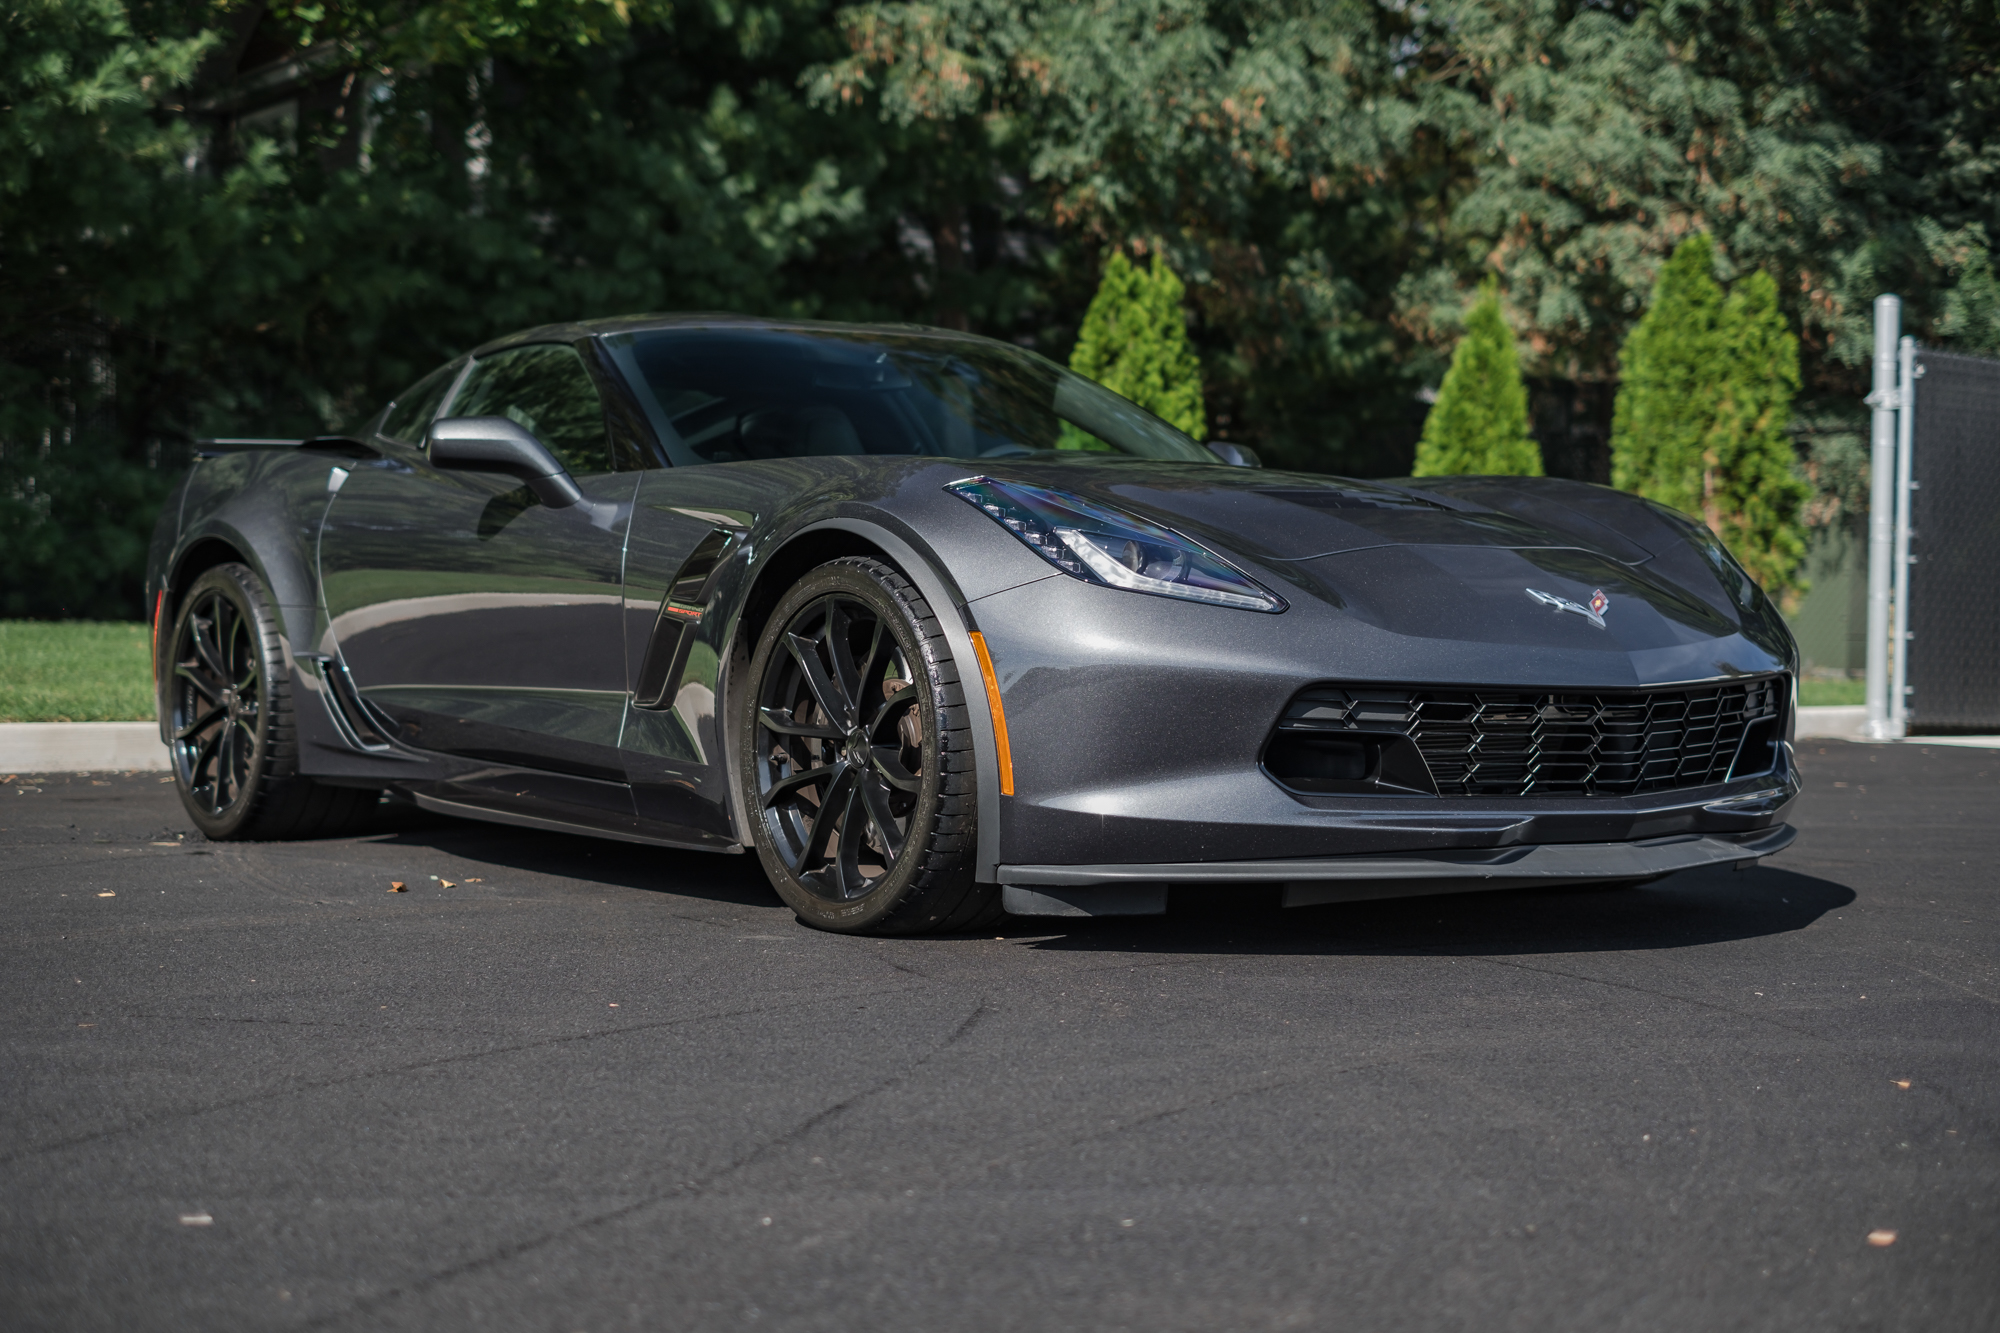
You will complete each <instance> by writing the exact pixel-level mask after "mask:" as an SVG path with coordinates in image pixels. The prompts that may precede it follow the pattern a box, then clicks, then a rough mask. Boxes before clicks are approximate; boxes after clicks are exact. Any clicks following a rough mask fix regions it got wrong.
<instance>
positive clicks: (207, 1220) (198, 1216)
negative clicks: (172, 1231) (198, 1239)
mask: <svg viewBox="0 0 2000 1333" xmlns="http://www.w3.org/2000/svg"><path fill="white" fill-rule="evenodd" d="M214 1221H215V1219H214V1218H212V1217H210V1216H209V1215H208V1214H207V1213H182V1214H181V1225H182V1226H184V1227H205V1226H210V1225H212V1224H213V1223H214Z"/></svg>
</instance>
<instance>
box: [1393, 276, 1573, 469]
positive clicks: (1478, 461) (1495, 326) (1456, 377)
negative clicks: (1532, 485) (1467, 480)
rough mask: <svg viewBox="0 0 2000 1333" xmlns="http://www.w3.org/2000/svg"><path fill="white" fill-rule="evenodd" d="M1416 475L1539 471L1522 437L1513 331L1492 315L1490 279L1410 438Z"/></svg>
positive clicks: (1535, 450)
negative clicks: (1414, 439) (1418, 436)
mask: <svg viewBox="0 0 2000 1333" xmlns="http://www.w3.org/2000/svg"><path fill="white" fill-rule="evenodd" d="M1414 472H1415V475H1417V476H1419V477H1445V476H1454V475H1459V474H1464V473H1470V474H1474V475H1478V476H1488V477H1539V476H1541V475H1542V448H1541V446H1540V445H1538V444H1536V443H1535V442H1534V440H1532V439H1530V438H1529V436H1528V386H1527V385H1525V384H1523V383H1522V382H1521V358H1520V354H1519V353H1518V352H1516V351H1515V349H1514V333H1513V330H1511V329H1509V328H1508V327H1507V320H1506V317H1505V316H1503V315H1502V314H1501V313H1500V292H1499V289H1498V288H1497V287H1496V286H1495V285H1494V284H1493V283H1491V282H1488V283H1487V284H1486V285H1485V286H1483V287H1482V288H1480V291H1479V298H1478V299H1477V300H1476V301H1474V302H1473V304H1472V309H1471V310H1469V311H1467V312H1466V317H1465V336H1464V337H1463V338H1461V339H1459V342H1458V348H1457V350H1456V351H1454V352H1453V353H1452V354H1451V369H1450V370H1448V371H1446V372H1445V377H1444V384H1443V386H1442V387H1440V388H1439V389H1438V396H1437V402H1435V403H1434V404H1432V405H1431V410H1430V415H1429V416H1427V417H1425V418H1424V434H1423V438H1422V440H1420V441H1419V442H1418V444H1417V465H1416V468H1415V469H1414Z"/></svg>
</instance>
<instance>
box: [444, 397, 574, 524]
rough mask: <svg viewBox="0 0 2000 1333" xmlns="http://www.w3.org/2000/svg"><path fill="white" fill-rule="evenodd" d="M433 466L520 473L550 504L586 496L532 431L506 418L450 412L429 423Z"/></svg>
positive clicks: (557, 505)
mask: <svg viewBox="0 0 2000 1333" xmlns="http://www.w3.org/2000/svg"><path fill="white" fill-rule="evenodd" d="M429 447H430V455H431V466H433V467H440V468H448V469H451V470H454V471H459V472H499V473H504V474H505V475H507V476H509V477H519V478H520V479H521V481H522V482H524V483H525V484H526V485H527V487H528V489H529V490H531V491H533V492H534V493H535V497H536V498H537V499H539V500H540V501H541V502H542V503H543V504H545V505H547V506H548V507H549V508H551V509H567V508H569V507H570V506H571V505H573V504H576V503H578V502H579V501H581V500H582V499H583V492H582V491H580V490H578V489H577V487H576V483H575V482H574V481H571V480H570V476H569V473H568V471H566V470H565V469H564V468H563V465H562V464H561V463H558V462H557V461H556V456H555V455H554V454H552V453H550V452H549V451H548V447H547V446H546V445H544V444H543V443H542V442H541V441H540V440H538V439H536V438H535V434H534V432H533V431H531V430H528V429H527V428H525V427H523V426H521V425H520V424H518V423H517V422H513V421H510V420H508V419H507V418H506V417H447V418H445V419H444V420H443V421H439V422H435V423H433V424H432V426H431V431H430V439H429Z"/></svg>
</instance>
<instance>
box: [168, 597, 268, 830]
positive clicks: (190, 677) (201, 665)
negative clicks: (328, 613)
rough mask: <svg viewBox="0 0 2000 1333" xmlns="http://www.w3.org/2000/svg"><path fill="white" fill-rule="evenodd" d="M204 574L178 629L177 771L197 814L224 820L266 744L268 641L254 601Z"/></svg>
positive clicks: (251, 780)
mask: <svg viewBox="0 0 2000 1333" xmlns="http://www.w3.org/2000/svg"><path fill="white" fill-rule="evenodd" d="M232 591H234V589H232V588H230V587H229V586H228V585H227V584H225V583H223V582H222V581H220V580H208V581H204V583H203V585H202V586H201V587H200V588H198V589H197V590H196V593H195V595H194V596H193V597H191V598H189V599H188V602H187V605H186V607H185V609H184V610H183V611H182V613H181V618H180V626H179V628H178V629H177V630H176V631H175V633H174V654H173V667H172V669H173V675H172V678H171V680H170V682H169V684H170V688H171V690H172V696H171V697H172V700H173V703H172V716H171V718H170V719H169V720H170V721H171V723H172V725H173V742H172V745H173V761H174V776H175V777H176V778H178V779H179V781H180V787H181V790H182V791H183V792H185V793H186V794H187V797H188V803H189V805H190V806H191V807H194V808H196V810H197V812H198V813H200V814H205V815H207V816H208V818H209V819H211V820H214V821H217V822H222V821H225V820H227V817H228V815H229V814H230V812H231V811H232V809H233V808H235V807H236V806H238V805H240V804H241V803H242V802H243V800H244V797H245V794H246V793H247V792H249V791H250V789H251V788H252V786H253V785H254V783H255V779H256V775H257V774H258V772H259V771H260V769H261V767H262V764H261V760H262V759H263V751H264V748H265V738H266V721H265V719H266V716H267V710H266V708H265V702H264V701H265V693H266V674H265V669H264V656H265V655H264V651H263V648H264V645H263V642H262V636H261V635H260V634H259V633H258V632H257V631H258V626H257V624H256V622H255V619H254V617H253V616H252V615H251V614H249V613H248V611H249V609H248V608H247V607H244V606H242V605H240V604H239V599H238V598H232V597H231V596H230V593H231V592H232Z"/></svg>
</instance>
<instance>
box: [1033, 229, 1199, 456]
mask: <svg viewBox="0 0 2000 1333" xmlns="http://www.w3.org/2000/svg"><path fill="white" fill-rule="evenodd" d="M1186 291H1187V289H1186V288H1185V287H1183V286H1182V284H1181V280H1180V277H1179V275H1178V274H1176V273H1175V272H1174V271H1173V270H1172V269H1171V268H1169V267H1167V263H1166V260H1165V259H1163V258H1162V257H1161V256H1160V255H1159V253H1158V252H1155V253H1154V255H1153V271H1152V272H1151V273H1148V272H1146V270H1144V269H1142V268H1139V267H1138V266H1137V265H1135V264H1133V263H1132V261H1131V260H1129V259H1127V258H1126V257H1125V256H1124V255H1123V254H1118V253H1114V254H1113V255H1112V256H1111V258H1110V260H1109V261H1107V262H1106V263H1105V265H1104V278H1103V281H1101V282H1100V283H1099V284H1098V287H1097V295H1096V296H1095V297H1094V298H1092V300H1091V302H1090V309H1089V310H1088V311H1086V312H1085V314H1084V317H1083V328H1082V330H1081V332H1080V333H1079V334H1078V335H1077V340H1076V349H1075V350H1074V351H1072V352H1071V353H1070V357H1069V368H1070V369H1071V370H1074V371H1075V372H1076V373H1077V374H1079V375H1083V376H1086V377H1088V378H1090V379H1093V380H1096V381H1097V382H1098V383H1099V384H1102V385H1103V386H1104V387H1105V388H1107V389H1110V390H1111V391H1112V392H1114V393H1118V394H1122V395H1124V396H1125V397H1127V398H1129V399H1131V400H1132V401H1133V402H1135V403H1137V404H1138V405H1139V406H1141V407H1143V408H1145V409H1146V410H1147V411H1149V412H1151V413H1152V414H1153V415H1155V416H1157V417H1159V418H1160V419H1161V420H1163V421H1165V422H1167V423H1169V424H1170V425H1174V426H1178V427H1180V428H1181V429H1182V430H1184V431H1186V432H1187V433H1188V434H1189V435H1190V436H1192V437H1193V438H1195V439H1197V440H1200V439H1205V438H1206V437H1207V433H1208V415H1207V412H1206V411H1205V410H1204V409H1203V406H1202V397H1201V361H1200V359H1199V358H1197V357H1196V356H1195V353H1194V348H1193V347H1192V346H1190V345H1189V344H1188V336H1187V316H1186V314H1185V313H1183V311H1182V308H1181V301H1182V298H1183V297H1184V296H1185V295H1186ZM1063 447H1064V448H1070V449H1076V448H1089V447H1091V446H1090V444H1089V443H1088V442H1087V438H1086V437H1085V436H1083V434H1082V432H1080V431H1077V430H1075V428H1073V427H1070V428H1066V429H1065V430H1064V432H1063Z"/></svg>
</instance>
